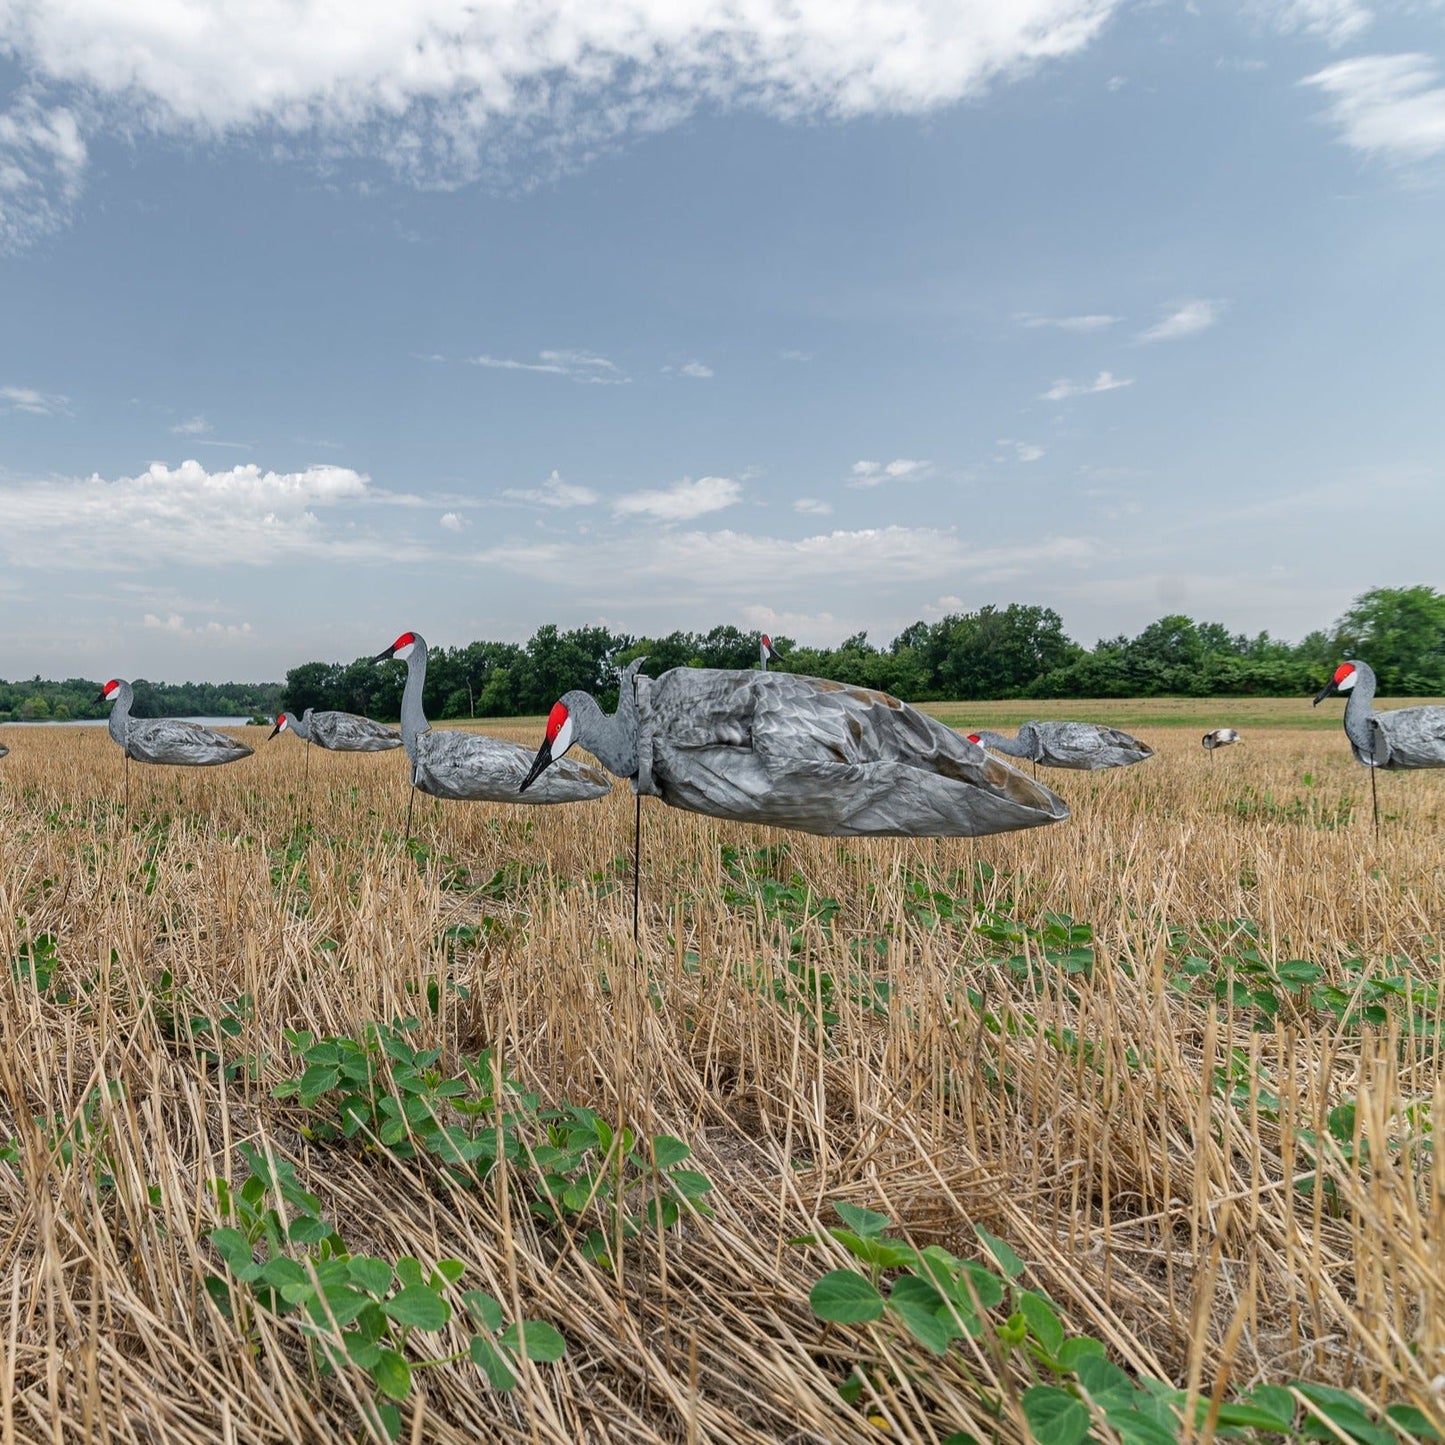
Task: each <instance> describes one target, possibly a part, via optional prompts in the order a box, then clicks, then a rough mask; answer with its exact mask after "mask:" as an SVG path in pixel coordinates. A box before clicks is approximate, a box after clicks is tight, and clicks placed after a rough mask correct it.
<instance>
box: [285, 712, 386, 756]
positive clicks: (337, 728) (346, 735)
mask: <svg viewBox="0 0 1445 1445" xmlns="http://www.w3.org/2000/svg"><path fill="white" fill-rule="evenodd" d="M284 732H292V733H295V734H296V736H297V737H298V738H303V739H304V740H305V741H306V742H308V743H313V742H314V743H315V744H316V746H317V747H318V748H327V749H329V750H330V751H331V752H336V753H382V752H385V751H386V750H387V749H388V748H399V747H400V746H401V734H400V733H399V732H398V731H397V730H396V729H395V728H389V727H387V726H386V724H385V723H379V722H373V721H372V720H371V719H370V718H369V717H359V716H358V715H357V714H356V713H354V712H317V711H316V710H315V709H314V708H309V707H308V708H307V709H306V711H305V712H303V713H302V714H301V716H300V717H297V715H296V714H295V713H294V712H283V713H281V714H280V715H279V716H278V717H277V719H276V726H275V727H274V728H272V729H271V737H268V738H267V739H266V741H267V742H270V740H271V738H274V737H275V736H276V734H277V733H284Z"/></svg>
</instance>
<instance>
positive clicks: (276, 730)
mask: <svg viewBox="0 0 1445 1445" xmlns="http://www.w3.org/2000/svg"><path fill="white" fill-rule="evenodd" d="M280 731H281V724H280V723H277V724H276V726H275V727H273V728H272V729H271V731H270V732H269V733H268V734H267V736H266V741H267V742H268V743H269V742H270V741H271V739H272V738H274V737H275V736H276V734H277V733H279V732H280Z"/></svg>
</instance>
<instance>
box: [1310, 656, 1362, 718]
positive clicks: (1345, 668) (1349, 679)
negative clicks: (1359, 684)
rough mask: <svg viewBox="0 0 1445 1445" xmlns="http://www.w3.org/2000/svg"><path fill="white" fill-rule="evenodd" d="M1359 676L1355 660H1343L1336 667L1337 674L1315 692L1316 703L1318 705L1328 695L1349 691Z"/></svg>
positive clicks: (1332, 695)
mask: <svg viewBox="0 0 1445 1445" xmlns="http://www.w3.org/2000/svg"><path fill="white" fill-rule="evenodd" d="M1358 677H1359V673H1358V672H1357V671H1356V670H1355V664H1354V663H1353V662H1342V663H1341V664H1340V665H1339V666H1338V667H1337V668H1336V669H1335V675H1334V676H1333V677H1332V678H1331V679H1330V680H1329V681H1328V682H1327V683H1326V684H1325V685H1324V686H1323V687H1322V688H1321V689H1320V690H1319V692H1317V693H1316V694H1315V704H1314V705H1315V706H1316V707H1318V706H1319V705H1320V704H1321V703H1322V702H1323V701H1324V700H1325V699H1326V698H1327V697H1334V696H1335V694H1336V693H1341V692H1348V691H1349V690H1350V689H1351V688H1352V687H1353V686H1354V685H1355V680H1356V678H1358Z"/></svg>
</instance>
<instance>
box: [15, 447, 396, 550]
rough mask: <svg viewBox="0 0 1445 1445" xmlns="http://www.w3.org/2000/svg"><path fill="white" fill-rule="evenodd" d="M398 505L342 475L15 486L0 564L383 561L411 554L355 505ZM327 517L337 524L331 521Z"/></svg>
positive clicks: (254, 471)
mask: <svg viewBox="0 0 1445 1445" xmlns="http://www.w3.org/2000/svg"><path fill="white" fill-rule="evenodd" d="M385 500H396V499H394V498H388V497H387V495H386V494H384V493H380V494H378V493H375V492H374V491H373V490H372V489H371V485H370V481H369V479H368V478H367V477H365V476H362V475H361V474H359V473H357V472H354V471H351V470H350V469H348V468H345V467H331V466H313V467H308V468H307V469H306V470H305V471H301V472H263V471H262V470H261V469H260V467H257V466H254V465H252V466H241V467H234V468H232V469H231V470H230V471H222V472H208V471H207V470H206V469H205V468H204V467H203V466H202V465H201V464H200V463H199V462H197V461H185V462H182V463H181V464H180V466H178V467H168V466H166V465H165V464H164V463H161V462H153V463H152V464H151V466H150V467H148V468H147V469H146V470H145V471H144V472H141V473H140V474H139V475H137V476H134V477H117V478H116V479H115V480H113V481H111V480H107V479H106V478H104V477H101V476H97V475H93V476H90V477H65V478H54V477H48V478H42V479H38V480H19V481H15V480H11V481H8V482H7V484H6V488H5V526H4V527H3V528H0V559H3V560H4V561H5V562H7V563H8V564H10V565H12V566H16V567H39V566H47V567H83V568H101V569H106V568H112V569H122V570H123V569H127V568H132V567H137V568H147V569H149V568H154V567H156V566H157V565H159V564H162V563H167V562H171V563H181V564H183V565H192V566H200V567H212V566H228V565H247V566H264V565H266V564H268V563H273V562H280V561H286V560H295V559H301V558H321V557H334V558H342V559H351V560H383V559H388V560H389V559H393V558H404V557H406V556H408V555H412V552H411V549H410V548H409V544H407V543H406V542H405V541H404V540H401V539H397V538H394V537H391V536H377V535H375V534H373V533H371V532H370V531H368V530H366V529H364V528H363V527H362V526H361V525H360V524H359V522H358V521H357V519H356V518H355V516H354V513H353V508H354V507H355V506H356V505H357V504H364V503H368V502H373V501H385ZM327 513H333V514H338V516H337V519H336V520H335V521H334V522H329V521H327V520H324V518H325V516H326V514H327Z"/></svg>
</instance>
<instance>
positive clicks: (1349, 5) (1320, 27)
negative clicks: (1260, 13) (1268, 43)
mask: <svg viewBox="0 0 1445 1445" xmlns="http://www.w3.org/2000/svg"><path fill="white" fill-rule="evenodd" d="M1257 3H1258V4H1261V5H1263V8H1264V9H1265V11H1266V12H1267V13H1268V16H1269V19H1270V20H1271V22H1272V23H1273V24H1274V26H1275V28H1276V29H1278V30H1281V31H1283V32H1284V33H1285V34H1286V35H1288V34H1293V33H1295V32H1298V31H1303V32H1304V33H1305V34H1306V35H1317V36H1319V37H1320V39H1321V40H1323V41H1325V42H1326V43H1327V44H1329V45H1343V44H1345V42H1346V41H1349V40H1353V39H1354V38H1355V37H1356V36H1357V35H1360V34H1363V32H1364V31H1365V30H1366V29H1368V28H1369V25H1370V22H1371V21H1372V20H1373V19H1374V15H1373V14H1372V13H1371V11H1370V8H1369V6H1368V5H1361V4H1360V3H1359V0H1257Z"/></svg>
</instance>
